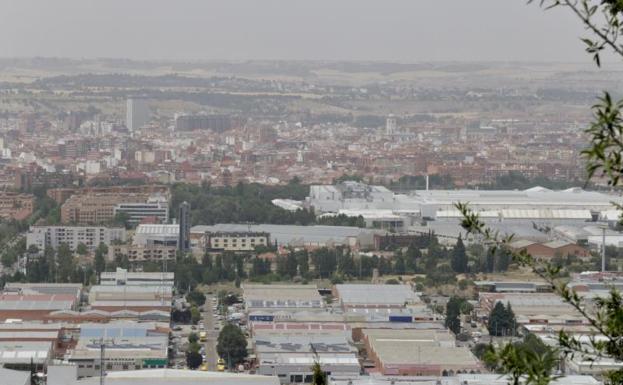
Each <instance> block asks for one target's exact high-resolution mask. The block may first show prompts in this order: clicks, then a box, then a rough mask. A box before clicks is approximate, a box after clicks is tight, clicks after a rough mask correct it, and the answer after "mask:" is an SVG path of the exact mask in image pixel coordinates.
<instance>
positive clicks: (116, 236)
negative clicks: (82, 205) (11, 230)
mask: <svg viewBox="0 0 623 385" xmlns="http://www.w3.org/2000/svg"><path fill="white" fill-rule="evenodd" d="M125 240H126V230H125V229H124V228H121V227H95V226H31V227H30V229H29V230H28V233H27V234H26V247H30V246H31V245H35V246H37V248H38V249H39V253H43V251H44V250H45V248H46V247H51V248H54V249H55V248H57V247H58V246H60V245H61V244H62V243H66V244H67V245H69V248H70V249H72V250H75V249H76V247H78V245H79V244H80V243H83V244H84V245H85V246H86V247H87V248H88V249H90V250H95V249H96V248H97V246H98V245H99V244H100V243H104V244H106V245H110V244H111V243H112V242H113V241H119V242H125Z"/></svg>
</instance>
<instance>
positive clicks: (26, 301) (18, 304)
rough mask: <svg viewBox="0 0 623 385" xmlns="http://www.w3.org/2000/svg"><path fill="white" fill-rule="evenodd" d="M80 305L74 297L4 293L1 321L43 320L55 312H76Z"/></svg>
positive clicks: (0, 297) (1, 304) (1, 298)
mask: <svg viewBox="0 0 623 385" xmlns="http://www.w3.org/2000/svg"><path fill="white" fill-rule="evenodd" d="M78 303H79V299H78V298H76V296H74V295H67V294H19V293H7V292H4V293H3V294H1V295H0V320H8V319H19V320H25V321H32V320H43V319H45V317H46V316H47V314H49V313H50V312H51V311H54V310H75V309H76V308H77V306H78Z"/></svg>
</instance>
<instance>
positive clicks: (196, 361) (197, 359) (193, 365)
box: [186, 351, 203, 370]
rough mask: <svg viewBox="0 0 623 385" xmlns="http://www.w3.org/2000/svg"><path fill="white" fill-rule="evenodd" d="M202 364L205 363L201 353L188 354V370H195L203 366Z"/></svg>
mask: <svg viewBox="0 0 623 385" xmlns="http://www.w3.org/2000/svg"><path fill="white" fill-rule="evenodd" d="M201 363H203V357H201V354H199V352H195V351H188V352H186V366H188V369H191V370H195V369H197V368H198V367H200V366H201Z"/></svg>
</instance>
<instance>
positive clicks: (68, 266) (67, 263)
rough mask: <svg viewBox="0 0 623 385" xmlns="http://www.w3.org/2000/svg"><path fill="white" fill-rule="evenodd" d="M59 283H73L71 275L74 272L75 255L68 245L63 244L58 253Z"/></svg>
mask: <svg viewBox="0 0 623 385" xmlns="http://www.w3.org/2000/svg"><path fill="white" fill-rule="evenodd" d="M56 261H57V265H58V280H59V282H71V274H72V272H73V270H74V265H75V261H74V255H73V253H72V251H71V249H70V248H69V245H68V244H66V243H61V244H60V245H59V246H58V250H57V251H56Z"/></svg>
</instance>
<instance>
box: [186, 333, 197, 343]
mask: <svg viewBox="0 0 623 385" xmlns="http://www.w3.org/2000/svg"><path fill="white" fill-rule="evenodd" d="M197 341H199V336H198V335H197V333H190V334H189V335H188V342H189V343H191V344H193V343H196V342H197Z"/></svg>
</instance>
